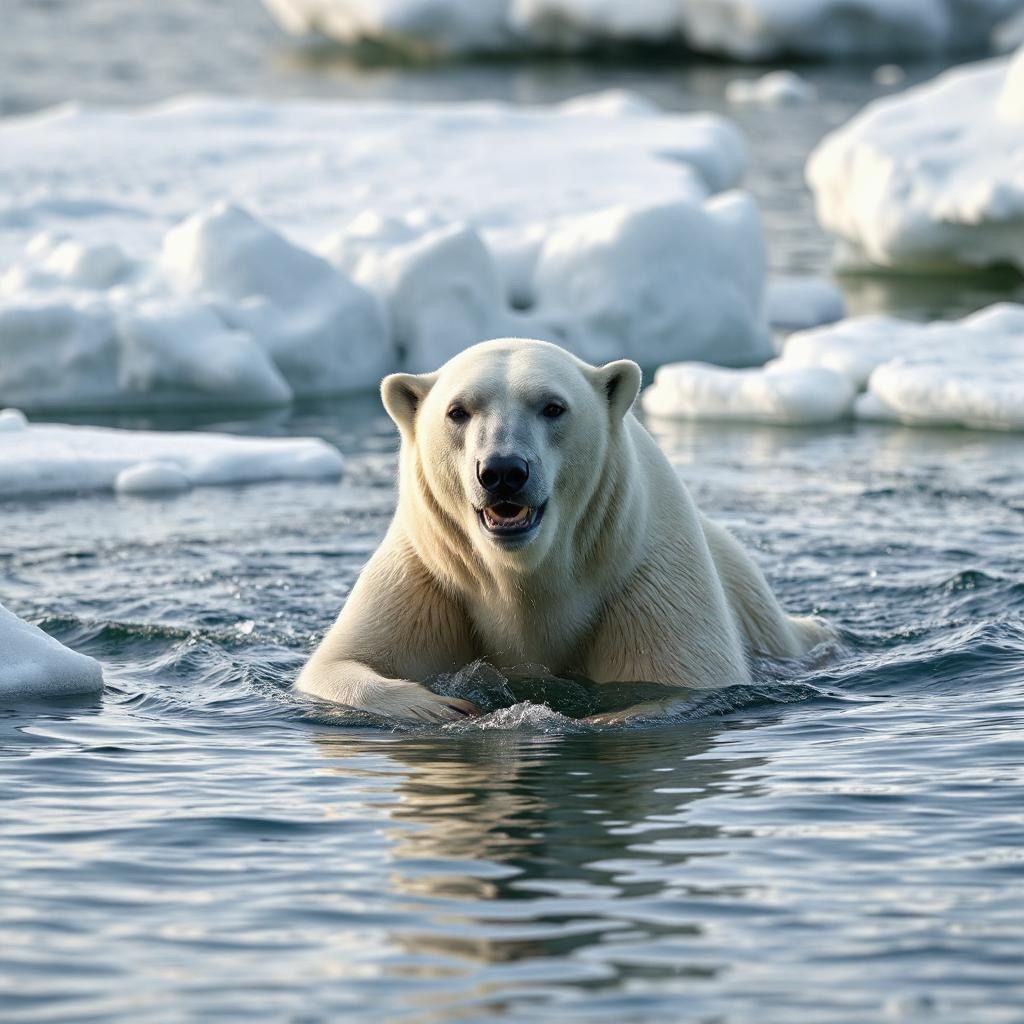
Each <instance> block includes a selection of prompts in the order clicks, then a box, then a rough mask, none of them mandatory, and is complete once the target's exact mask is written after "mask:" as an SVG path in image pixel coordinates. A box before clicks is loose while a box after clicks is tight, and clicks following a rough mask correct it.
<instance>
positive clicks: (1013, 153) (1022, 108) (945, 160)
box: [807, 49, 1024, 273]
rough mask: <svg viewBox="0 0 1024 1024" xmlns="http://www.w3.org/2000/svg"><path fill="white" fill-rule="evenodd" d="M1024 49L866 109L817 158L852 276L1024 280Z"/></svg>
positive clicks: (828, 214) (826, 220)
mask: <svg viewBox="0 0 1024 1024" xmlns="http://www.w3.org/2000/svg"><path fill="white" fill-rule="evenodd" d="M1022 138H1024V49H1022V50H1020V51H1019V52H1018V53H1017V54H1016V55H1015V56H1014V57H1012V58H1000V59H997V60H991V61H984V62H981V63H978V64H973V65H969V66H966V67H960V68H956V69H954V70H952V71H949V72H946V73H945V74H943V75H940V76H939V77H938V78H936V79H934V80H933V81H931V82H927V83H925V84H924V85H921V86H918V87H916V88H913V89H909V90H907V91H906V92H903V93H899V94H897V95H895V96H890V97H886V98H884V99H881V100H877V101H875V102H874V103H872V104H870V105H869V106H868V107H867V108H866V109H865V110H864V111H862V112H861V113H860V114H858V115H857V116H856V117H855V118H853V120H852V121H850V122H849V123H848V124H846V125H844V126H843V127H842V128H839V129H838V130H837V131H835V132H833V133H832V134H831V135H829V136H827V137H826V138H825V139H824V140H823V141H822V143H821V144H820V145H819V146H818V148H817V149H816V150H815V151H814V152H813V153H812V154H811V157H810V160H809V161H808V164H807V181H808V183H809V184H810V186H811V188H812V189H813V190H814V196H815V204H816V207H817V212H818V219H819V220H820V221H821V224H822V226H823V227H825V228H826V229H827V230H829V231H831V232H832V233H833V234H835V235H836V236H838V238H839V239H840V240H841V243H842V248H841V253H840V262H841V265H842V267H843V268H844V269H853V270H859V269H864V268H882V269H885V270H889V271H893V272H896V273H913V272H928V273H931V272H943V271H958V270H959V271H963V270H964V269H976V268H983V267H989V266H994V265H1000V264H1004V265H1005V264H1009V265H1011V266H1013V267H1016V269H1017V270H1018V271H1021V272H1024V156H1022V153H1024V151H1022V148H1021V140H1022Z"/></svg>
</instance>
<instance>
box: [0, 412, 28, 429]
mask: <svg viewBox="0 0 1024 1024" xmlns="http://www.w3.org/2000/svg"><path fill="white" fill-rule="evenodd" d="M27 426H28V417H27V416H26V415H25V414H24V413H23V412H22V411H21V410H20V409H0V434H2V433H10V434H13V433H14V431H16V430H24V429H25V428H26V427H27Z"/></svg>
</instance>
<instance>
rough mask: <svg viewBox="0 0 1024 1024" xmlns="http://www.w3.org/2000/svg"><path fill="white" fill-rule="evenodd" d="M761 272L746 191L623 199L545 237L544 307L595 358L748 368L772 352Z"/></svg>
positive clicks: (580, 350) (540, 287) (568, 342)
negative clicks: (663, 200)
mask: <svg viewBox="0 0 1024 1024" xmlns="http://www.w3.org/2000/svg"><path fill="white" fill-rule="evenodd" d="M763 276H764V253H763V250H762V246H761V233H760V222H759V219H758V213H757V209H756V207H755V206H754V204H753V202H752V201H751V200H750V199H749V197H747V196H745V195H741V194H738V193H732V194H726V195H723V196H718V197H716V198H714V199H712V200H709V201H708V202H707V203H705V204H704V205H703V206H695V205H693V204H690V203H668V204H657V205H648V206H643V207H616V208H613V209H610V210H602V211H600V212H598V213H593V214H590V215H589V216H585V217H580V218H576V219H573V220H571V221H567V222H565V223H564V224H563V225H562V226H561V227H560V228H559V229H557V230H555V231H553V232H552V233H551V235H549V236H548V238H547V239H546V241H545V242H544V245H543V246H542V248H541V251H540V255H539V258H538V262H537V269H536V295H537V312H538V315H540V316H544V315H548V316H549V317H551V318H552V320H555V321H560V322H561V323H563V324H564V325H565V330H566V336H565V338H564V340H563V342H562V343H563V344H564V345H565V346H566V348H568V349H570V350H571V351H574V352H576V353H577V354H578V355H580V356H581V357H583V358H585V359H587V360H589V361H591V362H604V361H607V360H611V359H620V358H622V357H623V356H628V357H629V358H631V359H635V360H636V361H637V362H639V363H640V364H641V365H642V366H647V367H650V366H657V365H660V364H662V363H665V362H669V361H672V360H674V359H679V358H685V359H701V360H704V361H707V362H713V363H718V364H721V365H729V366H745V365H746V366H749V365H751V364H754V363H759V362H763V361H764V360H765V359H767V358H768V357H769V356H771V355H772V345H771V339H770V337H769V335H768V333H767V331H766V330H765V329H764V326H763V323H762V319H761V304H762V302H761V300H762V283H763Z"/></svg>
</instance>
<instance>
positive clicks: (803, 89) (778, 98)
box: [725, 70, 818, 107]
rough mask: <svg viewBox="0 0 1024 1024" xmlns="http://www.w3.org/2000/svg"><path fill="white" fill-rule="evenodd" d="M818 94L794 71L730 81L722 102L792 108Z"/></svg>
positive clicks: (812, 98) (811, 99)
mask: <svg viewBox="0 0 1024 1024" xmlns="http://www.w3.org/2000/svg"><path fill="white" fill-rule="evenodd" d="M817 95H818V90H817V89H815V88H814V86H813V85H812V84H811V83H810V82H808V81H807V80H806V79H805V78H801V77H800V76H799V75H798V74H797V73H796V72H795V71H788V70H780V71H769V72H768V74H766V75H762V76H761V77H760V78H734V79H733V80H732V81H731V82H729V84H728V85H726V87H725V98H726V99H727V100H728V101H729V102H730V103H735V104H737V105H738V106H758V107H793V106H799V105H800V104H802V103H810V102H812V101H813V100H814V99H816V98H817Z"/></svg>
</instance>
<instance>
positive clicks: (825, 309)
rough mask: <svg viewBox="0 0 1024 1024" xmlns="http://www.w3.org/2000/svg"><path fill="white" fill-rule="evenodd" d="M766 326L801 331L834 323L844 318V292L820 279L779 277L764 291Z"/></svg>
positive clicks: (770, 282)
mask: <svg viewBox="0 0 1024 1024" xmlns="http://www.w3.org/2000/svg"><path fill="white" fill-rule="evenodd" d="M765 306H766V310H767V316H768V323H769V324H771V326H772V327H778V328H780V329H781V330H790V331H795V330H802V329H804V328H810V327H819V326H820V325H821V324H831V323H835V322H836V321H837V320H841V319H842V318H843V317H844V316H845V315H846V302H845V301H844V299H843V293H842V292H841V291H840V290H839V289H838V288H837V287H836V286H835V285H834V284H833V283H832V282H831V281H826V280H825V279H823V278H820V277H801V276H795V275H794V276H789V277H778V278H774V279H772V280H770V281H769V282H768V287H767V289H766V290H765Z"/></svg>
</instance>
